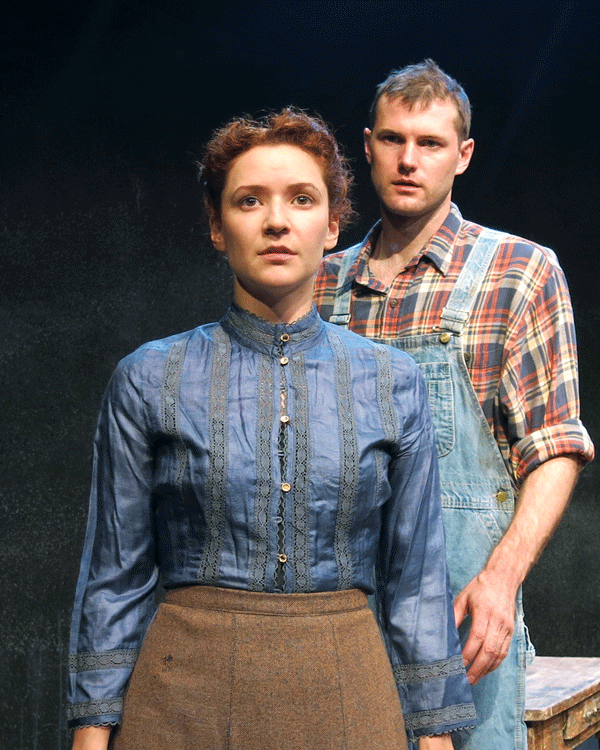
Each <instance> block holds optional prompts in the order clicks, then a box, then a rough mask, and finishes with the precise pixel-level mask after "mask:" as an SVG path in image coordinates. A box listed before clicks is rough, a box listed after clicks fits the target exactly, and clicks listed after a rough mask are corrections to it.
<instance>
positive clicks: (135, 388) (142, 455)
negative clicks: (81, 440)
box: [68, 355, 157, 727]
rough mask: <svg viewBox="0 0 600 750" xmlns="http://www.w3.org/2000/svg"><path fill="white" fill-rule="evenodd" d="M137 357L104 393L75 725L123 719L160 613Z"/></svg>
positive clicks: (80, 601) (76, 636) (79, 624)
mask: <svg viewBox="0 0 600 750" xmlns="http://www.w3.org/2000/svg"><path fill="white" fill-rule="evenodd" d="M136 369H137V368H136V361H135V356H134V355H132V356H131V357H129V358H127V359H126V360H124V361H123V362H121V363H120V364H119V366H118V367H117V370H116V371H115V373H114V375H113V377H112V379H111V381H110V383H109V386H108V388H107V391H106V393H105V395H104V399H103V402H102V407H101V410H100V416H99V420H98V427H97V432H96V437H95V441H94V465H93V476H92V489H91V494H90V506H89V515H88V524H87V532H86V537H85V543H84V550H83V555H82V562H81V568H80V573H79V579H78V583H77V590H76V595H75V604H74V609H73V617H72V624H71V639H70V656H69V672H70V679H69V693H68V702H69V706H68V718H69V724H70V725H71V726H72V727H77V726H89V725H96V724H116V723H118V722H119V721H120V717H121V708H122V694H123V690H124V687H125V684H126V682H127V680H128V679H129V676H130V674H131V671H132V669H133V666H134V664H135V660H136V657H137V653H138V650H139V647H140V645H141V642H142V639H143V637H144V634H145V631H146V629H147V626H148V624H149V622H150V620H151V619H152V616H153V613H154V596H153V594H154V589H155V586H156V582H157V566H156V559H155V558H156V550H155V534H154V528H153V515H152V504H151V494H152V475H153V458H152V450H151V445H150V440H149V437H148V434H149V430H148V427H147V425H146V419H145V416H144V406H143V405H144V398H143V395H142V393H141V387H142V386H141V385H140V379H139V377H137V376H136Z"/></svg>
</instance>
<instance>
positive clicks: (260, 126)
mask: <svg viewBox="0 0 600 750" xmlns="http://www.w3.org/2000/svg"><path fill="white" fill-rule="evenodd" d="M201 174H202V179H203V182H204V185H205V203H206V208H207V211H208V216H209V223H210V230H211V239H212V242H213V244H214V245H215V247H216V248H217V250H219V251H220V252H222V253H224V254H225V255H226V256H227V259H228V261H229V263H230V265H231V268H232V270H233V273H234V277H235V281H234V300H235V301H234V304H233V306H232V307H231V309H230V310H229V312H228V313H227V315H226V316H225V317H224V318H223V320H222V321H221V322H220V323H218V324H211V325H207V326H201V327H200V328H197V329H195V330H194V331H191V332H188V333H185V334H180V335H177V336H173V337H171V338H168V339H165V340H162V341H155V342H151V343H149V344H146V345H145V346H143V347H141V348H140V349H139V350H138V351H137V352H134V353H133V354H132V355H130V356H129V357H126V358H125V359H124V360H123V361H122V362H121V363H120V364H119V366H118V367H117V370H116V371H115V374H114V375H113V378H112V380H111V383H110V384H109V387H108V390H107V393H106V395H105V399H104V402H103V406H102V409H101V414H100V420H99V428H98V433H97V438H96V443H95V464H94V466H95V468H94V482H93V487H92V495H91V505H90V516H89V522H88V531H87V537H86V544H85V549H84V553H83V560H82V566H81V573H80V579H79V583H78V589H77V594H76V601H75V608H74V613H73V625H72V633H71V654H72V656H71V662H70V665H71V690H70V698H69V700H70V703H71V705H70V719H71V724H72V726H74V727H76V731H75V736H74V745H73V747H74V748H75V749H76V750H81V748H86V749H94V750H95V749H96V748H102V749H104V748H106V747H107V746H108V743H109V735H110V734H111V726H112V725H115V724H118V723H119V722H121V721H122V723H121V724H120V726H119V728H118V729H117V730H116V731H114V732H112V737H111V746H114V747H115V748H119V749H123V748H126V750H135V749H136V748H140V750H142V748H143V750H152V749H153V748H157V749H158V748H160V750H163V749H164V748H167V747H168V748H169V750H178V749H179V748H181V750H184V749H185V750H187V749H188V748H191V747H201V748H210V750H213V749H216V750H218V749H219V748H223V749H225V748H240V749H241V748H243V749H244V750H252V749H253V748H261V750H262V749H263V748H275V747H277V748H284V749H286V750H287V749H289V750H300V748H302V749H303V750H305V749H308V750H310V749H314V750H316V749H317V748H319V749H321V748H323V749H325V748H327V749H328V750H329V749H330V748H331V749H333V748H356V750H359V749H360V750H370V749H371V750H375V749H377V750H387V749H388V748H389V750H391V749H392V748H406V747H407V745H406V734H405V730H404V726H403V719H402V711H401V707H400V700H399V697H400V699H401V701H402V705H403V708H404V712H405V721H406V726H407V729H408V733H409V735H410V736H411V737H421V736H425V735H437V736H435V737H434V736H429V737H426V738H425V739H423V740H421V742H420V747H421V748H435V749H437V750H441V749H442V748H451V747H452V744H451V739H450V736H449V734H448V732H450V731H451V730H453V729H457V728H462V727H464V726H468V725H472V724H473V723H474V717H475V715H474V709H473V706H472V703H471V697H470V691H469V687H468V683H467V681H466V677H465V674H464V667H463V665H462V658H461V656H460V646H459V642H458V637H457V633H456V629H455V627H454V619H453V613H452V602H451V599H450V595H449V592H448V586H447V581H446V568H445V556H444V545H443V531H442V526H441V511H440V505H439V497H438V494H439V490H438V480H437V466H436V458H435V449H434V442H433V434H432V427H431V422H430V417H429V413H428V408H427V406H426V404H427V397H426V392H425V386H424V384H423V381H422V379H421V377H420V374H419V371H418V368H417V367H416V366H415V365H414V363H412V361H411V360H410V359H409V358H408V357H406V356H405V355H403V354H402V353H400V352H396V351H394V350H392V349H388V348H387V347H382V346H377V345H374V344H372V343H370V342H368V341H366V340H365V339H362V338H361V337H359V336H356V335H354V334H352V333H349V332H347V331H342V330H339V329H337V328H335V327H334V326H330V325H329V324H326V323H324V322H323V321H322V320H321V319H320V318H319V317H318V315H317V314H316V312H315V310H314V308H313V306H312V288H313V280H314V276H315V274H316V271H317V268H318V265H319V262H320V260H321V258H322V254H323V251H324V250H331V249H332V248H333V247H334V246H335V244H336V242H337V238H338V234H339V228H340V224H343V223H344V222H346V221H347V219H348V217H349V214H350V213H351V210H350V206H349V202H348V198H347V193H348V186H349V175H348V173H347V170H346V167H345V164H344V161H343V159H342V158H341V157H340V154H339V151H338V148H337V145H336V143H335V140H334V139H333V137H332V135H331V134H330V133H329V131H328V130H327V128H326V127H325V126H324V124H323V123H322V122H321V121H320V120H318V119H316V118H310V117H308V116H307V115H306V114H304V113H303V112H299V111H295V110H291V109H287V110H283V112H281V113H279V114H273V115H270V116H269V117H267V118H265V119H264V120H263V121H258V122H257V121H251V120H245V119H239V120H235V121H233V122H232V123H230V124H229V125H227V126H225V127H224V128H222V129H221V130H220V131H218V132H217V133H216V134H215V135H214V136H213V138H212V140H211V141H210V142H209V144H208V147H207V151H206V156H205V159H204V163H203V164H202V172H201ZM159 573H160V578H161V582H162V584H163V585H164V587H165V588H166V589H167V594H166V599H165V602H164V603H163V604H161V605H160V607H159V609H158V613H157V615H156V617H155V618H154V619H153V614H154V608H153V593H154V590H155V587H156V583H157V579H158V576H159ZM375 589H377V607H378V612H379V621H380V625H381V628H382V632H383V637H384V640H385V646H386V647H387V654H386V648H385V647H384V646H383V644H382V641H381V638H380V635H379V632H378V628H377V625H376V623H375V620H374V618H373V616H372V614H371V611H370V609H369V608H368V606H367V601H366V594H365V592H366V593H372V592H374V591H375ZM151 621H152V624H151V625H150V627H149V629H148V625H149V623H150V622H151ZM147 629H148V632H147V635H146V637H145V639H144V635H145V634H146V630H147ZM142 640H143V641H144V643H143V647H142V649H141V652H140V654H139V658H138V649H139V647H140V645H141V643H142ZM390 662H391V668H390ZM134 664H135V670H133V674H132V676H131V679H129V677H130V674H131V672H132V669H133V666H134ZM394 678H395V679H394ZM126 684H128V687H127V693H126V697H125V701H124V709H123V710H122V707H121V696H122V694H123V691H124V687H125V685H126Z"/></svg>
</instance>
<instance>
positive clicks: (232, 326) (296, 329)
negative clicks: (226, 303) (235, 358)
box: [221, 302, 325, 354]
mask: <svg viewBox="0 0 600 750" xmlns="http://www.w3.org/2000/svg"><path fill="white" fill-rule="evenodd" d="M221 326H222V327H223V328H224V329H225V331H227V333H228V334H230V335H231V336H233V337H234V338H235V339H237V340H238V341H239V342H240V343H241V344H243V345H245V346H248V347H249V348H250V349H256V350H258V351H261V352H263V353H264V354H273V353H274V352H279V350H280V349H281V347H282V346H284V347H285V351H286V353H288V352H289V353H292V352H295V351H301V350H303V349H306V348H308V347H309V346H312V345H313V344H314V343H315V342H316V340H317V339H318V338H319V336H321V335H323V333H324V331H325V324H324V323H323V321H322V319H321V318H320V316H319V313H318V312H317V308H316V307H315V306H314V305H313V306H312V309H311V310H310V312H308V313H307V314H306V315H304V316H303V317H302V318H300V319H299V320H295V321H293V322H292V323H270V322H269V321H267V320H263V319H262V318H259V317H257V316H256V315H253V314H252V313H250V312H248V311H247V310H244V309H243V308H241V307H240V306H239V305H237V304H236V303H235V302H234V303H232V305H231V307H230V308H229V310H228V311H227V313H226V314H225V317H224V318H223V319H222V320H221Z"/></svg>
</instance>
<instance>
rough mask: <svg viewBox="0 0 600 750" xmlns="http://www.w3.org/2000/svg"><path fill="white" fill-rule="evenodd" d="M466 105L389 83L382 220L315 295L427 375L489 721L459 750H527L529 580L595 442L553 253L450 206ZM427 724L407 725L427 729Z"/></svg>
mask: <svg viewBox="0 0 600 750" xmlns="http://www.w3.org/2000/svg"><path fill="white" fill-rule="evenodd" d="M470 114H471V113H470V105H469V101H468V99H467V97H466V94H465V93H464V91H463V89H462V88H461V87H460V85H459V84H458V83H456V81H454V80H453V79H452V78H450V77H449V76H447V75H446V74H445V73H444V72H443V71H442V70H440V68H439V67H438V66H437V65H436V64H435V63H434V62H433V61H431V60H425V61H424V62H422V63H419V64H417V65H412V66H409V67H407V68H404V69H403V70H400V71H396V72H393V73H392V74H391V75H390V76H389V77H388V78H387V79H386V81H384V82H383V83H382V84H381V85H380V86H379V88H378V90H377V94H376V97H375V100H374V102H373V106H372V109H371V127H370V128H366V129H365V131H364V138H365V153H366V157H367V161H368V162H369V164H370V165H371V177H372V181H373V185H374V187H375V190H376V191H377V194H378V196H379V200H380V205H381V221H380V222H378V223H377V224H376V225H375V226H374V227H373V228H372V229H371V231H370V232H369V234H368V235H367V237H366V238H365V240H364V241H363V242H362V243H361V244H360V245H357V246H355V247H353V248H350V249H349V250H347V251H345V252H344V253H336V254H334V255H330V256H328V257H326V258H325V260H324V262H323V264H322V267H321V269H320V271H319V274H318V277H317V283H316V303H317V306H318V308H319V310H320V312H321V314H322V316H323V317H324V318H325V319H326V320H329V319H331V321H332V322H335V323H338V324H340V325H347V326H349V327H350V328H351V329H352V330H354V331H357V332H358V333H361V334H363V335H365V336H368V337H369V338H373V339H378V340H380V341H383V342H384V343H386V344H390V345H392V346H397V347H399V348H401V349H404V350H406V351H407V352H408V353H410V354H411V355H412V356H413V357H414V358H415V359H416V360H417V362H419V364H420V365H421V367H422V370H423V373H424V375H425V377H426V379H427V380H428V387H429V395H430V401H431V407H432V412H433V417H434V422H435V425H436V435H437V443H438V455H439V463H440V473H441V478H442V503H443V506H444V522H445V526H446V543H447V554H448V562H449V568H450V577H451V585H452V589H453V594H454V596H455V616H456V622H457V624H458V625H460V630H461V637H462V638H463V644H464V645H463V659H464V662H465V665H466V666H467V673H468V676H469V680H470V682H471V684H472V685H473V693H474V697H475V705H476V707H477V713H478V717H479V720H480V722H481V723H480V726H479V727H478V728H476V729H474V730H471V731H465V732H462V731H461V732H456V733H453V734H452V739H453V741H454V746H455V747H456V748H468V749H469V750H523V749H524V748H526V747H527V737H526V727H525V725H524V722H523V712H524V669H525V664H526V661H527V657H528V655H529V654H531V653H532V649H531V647H530V646H529V644H528V642H527V637H526V630H525V627H524V624H523V616H522V606H521V589H520V587H521V584H522V582H523V580H524V578H525V576H526V575H527V573H528V572H529V570H530V568H531V567H532V565H533V564H534V562H535V561H536V559H537V558H538V556H539V554H540V553H541V551H542V549H543V547H544V546H545V544H546V542H547V541H548V539H549V538H550V536H551V535H552V533H553V531H554V530H555V528H556V526H557V524H558V522H559V520H560V518H561V516H562V514H563V512H564V510H565V508H566V506H567V504H568V502H569V498H570V496H571V493H572V491H573V487H574V486H575V482H576V478H577V475H578V472H579V469H580V468H581V466H582V464H583V463H585V462H586V461H589V460H591V458H592V457H593V451H594V449H593V446H592V444H591V441H590V439H589V436H588V434H587V432H586V430H585V428H584V427H583V425H582V424H581V422H580V420H579V400H578V398H579V397H578V385H577V363H576V350H575V338H574V330H573V318H572V310H571V305H570V300H569V296H568V292H567V288H566V283H565V280H564V277H563V274H562V271H561V269H560V267H559V265H558V262H557V260H556V257H555V255H554V253H553V252H552V251H551V250H548V249H547V248H542V247H540V246H538V245H536V244H534V243H532V242H528V241H526V240H523V239H520V238H517V237H512V236H508V235H501V234H500V233H498V232H492V231H491V230H486V229H484V228H483V227H481V226H479V225H477V224H473V223H471V222H467V221H465V220H463V219H462V217H461V215H460V213H459V211H458V208H457V207H456V206H455V205H454V204H452V202H451V193H452V185H453V182H454V177H455V176H456V175H458V174H462V173H463V172H464V171H465V170H466V169H467V167H468V166H469V162H470V159H471V156H472V154H473V145H474V144H473V140H472V139H471V138H469V128H470ZM515 498H517V499H516V502H515ZM417 677H418V679H420V680H422V681H424V682H426V680H427V676H426V675H418V676H417ZM426 721H427V717H426V716H412V717H408V722H407V725H408V726H409V729H410V727H411V725H412V727H413V729H414V732H415V735H414V736H418V734H419V728H420V727H422V726H424V723H426ZM421 747H425V743H421Z"/></svg>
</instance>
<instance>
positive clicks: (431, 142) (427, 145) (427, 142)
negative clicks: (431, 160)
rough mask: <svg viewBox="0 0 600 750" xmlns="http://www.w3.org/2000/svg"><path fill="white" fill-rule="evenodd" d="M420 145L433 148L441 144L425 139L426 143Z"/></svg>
mask: <svg viewBox="0 0 600 750" xmlns="http://www.w3.org/2000/svg"><path fill="white" fill-rule="evenodd" d="M421 145H422V146H425V147H426V148H435V147H436V146H440V145H441V144H440V143H439V142H438V141H434V140H431V139H427V140H426V141H421Z"/></svg>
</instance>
